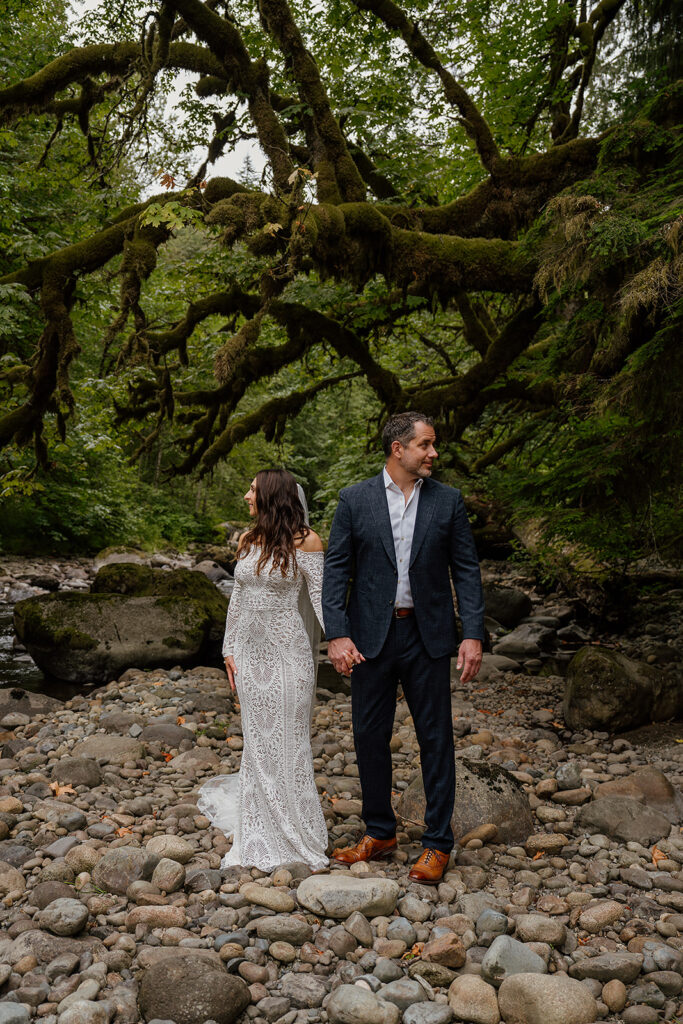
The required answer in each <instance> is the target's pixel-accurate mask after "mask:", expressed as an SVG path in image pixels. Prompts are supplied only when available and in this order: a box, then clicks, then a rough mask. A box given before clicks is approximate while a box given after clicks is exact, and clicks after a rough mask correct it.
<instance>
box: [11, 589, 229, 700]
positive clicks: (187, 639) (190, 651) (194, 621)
mask: <svg viewBox="0 0 683 1024" xmlns="http://www.w3.org/2000/svg"><path fill="white" fill-rule="evenodd" d="M203 578H204V577H202V579H203ZM211 625H212V619H211V616H210V615H209V613H208V611H207V610H206V607H205V606H204V604H203V603H201V602H199V601H194V600H192V599H191V598H188V597H124V596H123V595H120V594H98V593H90V594H80V593H66V592H60V593H57V594H46V595H44V596H43V597H32V598H29V599H28V600H27V601H20V602H19V603H18V604H16V605H15V606H14V627H15V630H16V632H17V635H18V637H19V639H20V640H21V642H22V643H23V645H24V646H25V647H26V649H27V650H28V652H29V654H30V655H31V657H32V658H33V660H34V661H35V663H36V664H37V665H38V667H39V668H41V669H42V670H43V671H44V672H49V673H50V674H51V675H53V676H55V677H56V678H57V679H62V680H65V681H66V682H70V683H93V682H100V683H106V682H107V681H108V680H110V679H112V678H113V677H114V676H117V675H119V674H120V673H121V672H123V671H124V670H125V669H126V668H129V667H130V666H132V665H135V666H136V667H137V668H146V667H147V666H149V667H154V668H157V667H160V666H163V665H177V664H185V665H186V664H189V663H190V662H191V661H192V660H193V659H194V658H196V657H197V656H198V654H199V652H200V651H201V650H202V648H203V647H204V646H205V645H206V643H207V639H208V635H209V632H210V629H211Z"/></svg>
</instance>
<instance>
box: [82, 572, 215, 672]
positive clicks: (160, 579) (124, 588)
mask: <svg viewBox="0 0 683 1024" xmlns="http://www.w3.org/2000/svg"><path fill="white" fill-rule="evenodd" d="M90 592H91V593H92V594H128V595H130V596H131V597H164V598H165V597H172V598H182V599H183V600H192V601H198V602H199V604H201V605H202V606H203V608H204V609H205V610H206V612H207V614H208V615H209V617H210V619H211V626H210V628H209V632H208V636H207V638H206V643H205V645H204V648H203V651H202V655H203V657H204V661H205V664H207V665H220V666H221V668H222V667H223V658H222V656H221V648H222V646H223V634H224V632H225V617H226V615H227V614H228V598H227V597H226V596H225V594H222V593H221V591H220V590H219V589H218V588H217V587H216V586H214V584H213V583H212V582H211V580H209V579H207V577H206V576H205V575H204V573H202V572H195V571H194V570H192V569H173V570H170V571H169V570H166V569H151V568H150V567H149V566H147V565H134V564H132V563H120V564H119V563H115V564H112V565H105V566H104V567H103V568H102V569H100V571H99V572H98V574H97V576H96V577H95V579H94V580H93V583H92V587H91V588H90ZM137 667H139V666H137Z"/></svg>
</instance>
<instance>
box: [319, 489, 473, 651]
mask: <svg viewBox="0 0 683 1024" xmlns="http://www.w3.org/2000/svg"><path fill="white" fill-rule="evenodd" d="M449 571H450V572H449ZM451 576H452V578H453V584H454V586H455V592H456V594H457V597H458V611H459V613H460V618H461V621H462V635H463V637H464V638H473V639H476V640H483V639H484V595H483V591H482V586H481V574H480V572H479V561H478V558H477V552H476V548H475V546H474V539H473V537H472V530H471V529H470V524H469V521H468V519H467V513H466V512H465V504H464V502H463V500H462V495H461V493H460V491H458V490H456V489H455V488H454V487H447V486H446V485H445V484H441V483H437V481H436V480H432V479H430V478H429V477H427V478H426V479H425V480H424V481H423V483H422V488H421V491H420V500H419V502H418V506H417V515H416V518H415V532H414V534H413V543H412V547H411V550H410V569H409V578H410V590H411V593H412V595H413V603H414V605H415V618H416V621H417V627H418V630H419V632H420V636H421V638H422V642H423V644H424V645H425V647H426V649H427V653H428V654H429V656H430V657H432V658H440V657H443V656H444V655H446V654H448V655H450V654H453V653H454V652H455V651H456V650H457V647H458V631H457V626H456V622H455V610H454V608H453V597H452V592H451ZM397 579H398V570H397V567H396V553H395V550H394V538H393V533H392V530H391V520H390V518H389V506H388V504H387V496H386V490H385V486H384V477H383V474H382V473H379V474H378V475H377V476H374V477H371V479H369V480H363V481H362V482H361V483H359V484H354V485H353V486H352V487H345V488H344V489H343V490H342V491H341V494H340V496H339V505H338V506H337V511H336V512H335V515H334V520H333V522H332V529H331V531H330V543H329V546H328V549H327V557H326V559H325V575H324V579H323V593H322V605H323V616H324V619H325V635H326V637H327V639H328V640H332V639H334V637H339V636H348V637H351V639H352V640H353V642H354V643H355V645H356V647H357V648H358V650H359V651H360V652H361V654H363V655H365V657H366V658H375V657H377V655H378V654H379V653H380V651H381V650H382V647H383V646H384V642H385V640H386V638H387V633H388V632H389V626H390V625H391V618H392V614H393V608H394V601H395V599H396V584H397ZM349 582H350V583H351V589H350V592H349ZM347 595H348V600H347Z"/></svg>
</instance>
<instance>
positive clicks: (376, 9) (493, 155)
mask: <svg viewBox="0 0 683 1024" xmlns="http://www.w3.org/2000/svg"><path fill="white" fill-rule="evenodd" d="M353 2H354V4H355V6H356V7H358V8H359V10H362V11H371V12H372V13H373V14H374V15H375V16H376V17H377V18H379V19H380V21H382V22H384V24H385V25H386V26H387V28H390V29H391V30H392V31H394V32H397V33H398V34H399V35H400V36H401V38H402V39H403V41H404V42H405V44H406V46H407V47H408V49H409V50H410V52H411V53H412V55H413V57H415V58H416V59H417V60H418V61H419V62H420V63H421V64H422V65H423V66H424V67H425V68H427V69H428V70H430V71H433V72H435V73H436V74H437V75H438V77H439V79H440V80H441V84H442V85H443V88H444V92H445V94H446V98H447V100H448V102H449V103H451V104H452V105H453V106H454V107H456V109H457V110H458V111H459V112H460V115H461V118H462V123H463V125H464V127H465V130H466V132H467V134H468V135H469V136H470V138H471V139H472V140H473V141H474V144H475V146H476V148H477V152H478V153H479V157H480V159H481V162H482V164H483V165H484V167H485V168H486V170H487V171H489V173H491V174H494V173H495V169H496V165H497V162H498V160H499V159H500V154H499V152H498V147H497V145H496V143H495V140H494V138H493V135H492V133H491V129H490V128H489V126H488V124H487V123H486V121H485V120H484V118H483V117H482V115H481V113H480V111H479V109H478V107H477V105H476V104H475V102H474V100H473V99H472V97H471V96H470V95H469V93H468V92H467V90H466V89H464V88H463V86H462V85H460V83H459V82H458V81H456V79H455V78H454V77H453V75H452V74H451V73H450V71H447V70H446V68H445V67H444V66H443V64H442V63H441V61H440V60H439V58H438V56H437V54H436V51H435V50H434V48H433V46H432V45H431V43H429V42H428V41H427V40H426V39H425V37H424V36H423V35H422V32H421V31H420V28H419V26H418V25H417V23H416V22H414V21H411V20H410V18H408V17H407V15H406V14H405V13H404V12H403V11H402V10H401V8H400V7H399V6H398V5H397V4H395V3H394V2H393V0H353Z"/></svg>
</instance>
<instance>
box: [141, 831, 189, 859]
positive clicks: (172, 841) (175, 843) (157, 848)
mask: <svg viewBox="0 0 683 1024" xmlns="http://www.w3.org/2000/svg"><path fill="white" fill-rule="evenodd" d="M145 850H146V851H147V853H148V854H153V855H154V856H155V857H166V858H167V859H168V860H176V861H178V863H179V864H187V862H188V861H190V860H192V858H193V856H194V847H193V845H192V843H189V842H188V841H187V839H183V838H182V836H153V837H152V839H150V841H149V842H148V843H147V846H146V847H145Z"/></svg>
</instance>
